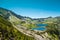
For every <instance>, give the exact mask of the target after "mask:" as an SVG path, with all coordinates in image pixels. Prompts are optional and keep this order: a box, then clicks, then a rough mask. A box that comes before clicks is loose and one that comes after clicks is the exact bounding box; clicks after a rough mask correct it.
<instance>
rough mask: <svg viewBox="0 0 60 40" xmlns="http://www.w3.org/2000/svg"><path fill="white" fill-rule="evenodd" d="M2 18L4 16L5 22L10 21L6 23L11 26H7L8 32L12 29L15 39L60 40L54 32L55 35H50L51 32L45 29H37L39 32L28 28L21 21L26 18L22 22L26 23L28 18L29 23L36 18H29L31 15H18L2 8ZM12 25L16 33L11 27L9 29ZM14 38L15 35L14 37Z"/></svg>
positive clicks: (0, 16)
mask: <svg viewBox="0 0 60 40" xmlns="http://www.w3.org/2000/svg"><path fill="white" fill-rule="evenodd" d="M0 18H2V20H3V19H4V21H3V22H4V23H6V22H7V21H8V23H7V24H6V25H8V26H9V27H7V28H8V29H7V31H8V30H9V31H8V32H10V31H11V33H12V34H14V35H13V36H14V40H15V39H18V40H59V39H58V37H57V35H55V34H53V36H54V37H53V36H52V35H50V33H49V32H50V31H49V32H46V31H43V32H41V31H40V32H38V31H37V32H35V31H32V30H30V29H28V28H26V27H25V26H22V25H21V23H20V22H21V21H23V20H24V21H23V22H22V23H24V22H26V20H28V22H27V24H28V23H31V21H32V20H34V19H31V18H29V17H27V18H26V17H23V16H21V15H17V14H15V13H14V12H12V11H10V10H7V9H4V8H0ZM43 19H44V18H43ZM45 19H46V20H48V21H50V20H52V18H45ZM49 19H50V20H49ZM54 19H55V18H54ZM0 20H1V19H0ZM5 20H7V21H6V22H5ZM37 20H38V19H37ZM39 20H40V19H39ZM41 21H42V20H41ZM43 21H44V20H43ZM3 22H2V23H3ZM9 23H10V24H9ZM4 25H5V24H4ZM10 25H12V27H11V29H12V30H13V31H15V32H14V33H13V32H12V30H11V29H9V28H10ZM0 27H3V26H1V22H0ZM3 28H4V27H3ZM5 28H6V27H5ZM5 28H4V29H2V28H1V29H2V30H4V31H5ZM1 29H0V31H1ZM4 31H2V32H4ZM8 32H7V34H11V33H8ZM0 36H1V35H0ZM3 36H4V35H3ZM10 36H12V35H10ZM15 36H16V37H15ZM0 38H1V37H0ZM6 38H7V37H6ZM8 38H9V37H8ZM55 38H57V39H55ZM12 39H13V37H12ZM7 40H8V39H7Z"/></svg>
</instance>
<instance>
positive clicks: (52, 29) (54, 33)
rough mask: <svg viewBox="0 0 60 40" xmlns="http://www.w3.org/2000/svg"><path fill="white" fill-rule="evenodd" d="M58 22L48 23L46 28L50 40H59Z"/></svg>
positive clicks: (59, 29)
mask: <svg viewBox="0 0 60 40" xmlns="http://www.w3.org/2000/svg"><path fill="white" fill-rule="evenodd" d="M59 27H60V22H53V23H49V24H48V26H47V27H46V28H47V30H46V31H47V33H48V34H49V36H51V38H50V39H51V40H53V39H54V40H59V38H60V33H59V32H60V28H59Z"/></svg>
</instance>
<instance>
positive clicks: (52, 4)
mask: <svg viewBox="0 0 60 40" xmlns="http://www.w3.org/2000/svg"><path fill="white" fill-rule="evenodd" d="M0 7H2V8H6V9H9V10H11V11H13V12H15V13H16V14H18V15H22V16H27V17H31V18H45V17H49V16H52V17H56V16H60V0H0Z"/></svg>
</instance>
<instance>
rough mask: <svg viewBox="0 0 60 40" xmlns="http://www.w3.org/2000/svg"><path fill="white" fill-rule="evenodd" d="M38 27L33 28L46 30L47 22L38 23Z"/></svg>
mask: <svg viewBox="0 0 60 40" xmlns="http://www.w3.org/2000/svg"><path fill="white" fill-rule="evenodd" d="M36 25H37V26H38V27H37V28H32V30H42V31H43V30H46V28H45V27H46V26H47V24H36Z"/></svg>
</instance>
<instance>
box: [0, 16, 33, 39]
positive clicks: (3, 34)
mask: <svg viewBox="0 0 60 40" xmlns="http://www.w3.org/2000/svg"><path fill="white" fill-rule="evenodd" d="M0 39H1V40H34V38H33V37H29V36H27V35H25V34H23V33H21V32H19V31H18V30H17V29H16V28H14V27H13V26H12V24H11V23H10V22H9V21H8V20H6V19H5V18H3V17H2V16H0Z"/></svg>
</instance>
